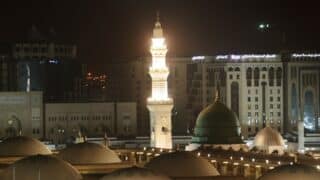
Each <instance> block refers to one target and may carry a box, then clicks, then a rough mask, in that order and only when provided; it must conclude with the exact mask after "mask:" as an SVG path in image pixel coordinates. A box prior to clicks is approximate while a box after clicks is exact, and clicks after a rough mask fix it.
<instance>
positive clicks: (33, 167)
mask: <svg viewBox="0 0 320 180" xmlns="http://www.w3.org/2000/svg"><path fill="white" fill-rule="evenodd" d="M0 179H1V180H12V179H23V180H35V179H45V180H80V179H82V177H81V175H80V173H79V172H78V171H77V170H76V169H75V168H74V167H72V166H71V165H70V164H69V163H67V162H65V161H63V160H61V159H59V158H57V157H54V156H51V155H34V156H29V157H26V158H23V159H21V160H18V161H16V162H15V163H13V164H12V165H10V166H9V167H8V168H6V169H4V170H3V171H2V172H1V173H0Z"/></svg>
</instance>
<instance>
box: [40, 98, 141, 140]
mask: <svg viewBox="0 0 320 180" xmlns="http://www.w3.org/2000/svg"><path fill="white" fill-rule="evenodd" d="M45 113H46V117H45V130H46V133H45V134H46V138H47V139H49V140H53V141H54V142H64V141H68V140H72V137H73V138H75V137H78V136H79V135H80V134H79V133H81V135H82V136H87V137H102V136H105V134H107V135H108V136H112V135H117V136H134V135H136V131H137V119H136V103H130V102H123V103H48V104H46V105H45Z"/></svg>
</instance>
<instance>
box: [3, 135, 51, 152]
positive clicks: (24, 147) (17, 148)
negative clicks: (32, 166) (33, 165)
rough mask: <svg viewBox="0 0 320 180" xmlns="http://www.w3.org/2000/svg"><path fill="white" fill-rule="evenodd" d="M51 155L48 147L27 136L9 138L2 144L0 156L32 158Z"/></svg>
mask: <svg viewBox="0 0 320 180" xmlns="http://www.w3.org/2000/svg"><path fill="white" fill-rule="evenodd" d="M36 154H43V155H47V154H51V151H50V150H49V149H48V148H47V146H46V145H44V144H43V143H41V142H40V141H39V140H37V139H34V138H31V137H27V136H15V137H9V138H7V139H5V140H3V141H2V142H1V143H0V156H30V155H36Z"/></svg>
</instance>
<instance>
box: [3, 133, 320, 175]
mask: <svg viewBox="0 0 320 180" xmlns="http://www.w3.org/2000/svg"><path fill="white" fill-rule="evenodd" d="M14 139H16V140H17V142H15V141H14ZM9 142H11V143H16V144H19V147H21V148H22V147H23V144H24V145H27V147H24V149H28V148H31V147H29V146H32V145H35V146H34V147H32V149H28V150H27V152H29V153H31V154H30V155H31V156H28V157H26V158H23V159H21V160H18V161H16V162H15V163H13V164H12V165H11V166H9V167H8V168H6V169H5V170H4V171H2V172H1V173H0V179H4V180H6V179H8V180H11V179H12V178H13V176H14V177H15V178H16V179H25V180H31V179H32V180H33V179H38V178H39V177H40V179H41V177H42V179H47V180H60V179H61V180H66V179H68V180H78V179H82V176H81V175H80V173H79V172H78V171H77V170H76V169H75V168H74V167H73V166H72V165H71V164H82V163H86V164H91V163H93V161H96V163H106V162H107V163H114V162H120V160H119V158H118V157H117V155H116V154H115V153H114V152H113V151H112V150H109V149H107V147H105V146H103V145H98V144H94V143H80V144H77V145H72V146H70V147H68V148H66V149H65V150H62V151H61V154H62V155H61V156H60V157H62V158H63V156H70V157H72V156H73V157H78V159H76V160H74V159H69V160H67V159H66V160H67V161H69V162H70V163H71V164H69V163H68V162H67V161H64V160H62V159H60V158H58V157H55V156H53V155H50V154H51V152H50V150H48V149H46V147H45V145H43V144H42V143H41V142H39V141H37V140H35V139H32V138H26V137H21V136H20V137H15V138H10V139H8V141H6V140H5V141H4V142H2V143H4V144H6V145H8V147H9V146H10V143H9ZM2 143H0V149H2V146H3V145H4V144H2ZM102 149H106V151H103V150H102ZM7 150H8V151H9V150H10V149H7ZM11 150H12V151H11V152H10V153H11V154H10V155H14V156H24V155H26V154H24V155H22V154H18V152H19V151H18V150H20V149H17V151H14V150H15V149H14V148H13V149H11ZM1 153H2V154H1V156H6V155H5V154H3V153H4V151H2V152H1ZM7 153H8V152H7ZM35 154H44V155H35ZM58 156H59V155H58ZM82 156H86V157H82ZM88 157H90V158H88ZM99 157H101V158H102V159H104V160H103V161H102V160H100V159H99ZM79 159H81V160H82V161H79ZM85 161H87V162H85ZM145 167H146V168H147V169H145V168H137V167H132V168H128V169H120V170H117V171H114V172H113V173H111V174H108V175H106V176H105V177H103V178H102V179H103V180H107V179H123V180H125V179H145V180H147V179H155V180H167V179H169V177H204V176H205V177H212V176H218V175H219V172H218V171H217V170H216V169H215V168H214V166H213V165H212V164H211V163H210V162H209V161H208V160H206V159H204V158H202V157H198V156H196V155H195V154H193V153H190V152H185V151H177V152H173V153H167V154H162V155H160V156H157V157H155V158H153V159H152V160H151V161H150V162H149V163H147V164H146V165H145ZM57 172H59V173H57ZM163 174H164V175H163ZM167 176H168V177H167ZM288 177H299V178H300V179H305V180H309V179H310V180H313V179H317V178H318V177H320V175H319V172H317V171H316V170H315V169H314V168H312V167H308V166H304V165H293V166H290V165H285V166H280V167H278V168H275V169H274V170H272V171H270V173H267V174H266V175H264V176H262V177H261V180H269V179H272V180H277V178H278V179H288ZM315 177H316V178H315ZM291 179H294V178H291Z"/></svg>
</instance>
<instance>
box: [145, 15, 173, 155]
mask: <svg viewBox="0 0 320 180" xmlns="http://www.w3.org/2000/svg"><path fill="white" fill-rule="evenodd" d="M167 51H168V49H167V45H166V43H165V38H164V37H163V31H162V28H161V24H160V21H159V14H157V21H156V23H155V27H154V29H153V37H152V44H151V48H150V53H151V55H152V64H151V67H149V74H150V76H151V79H152V95H151V97H149V98H148V100H147V107H148V109H149V111H150V133H151V134H150V146H151V147H156V148H164V149H171V148H172V135H171V131H172V130H171V129H172V128H171V110H172V107H173V101H172V99H171V98H169V97H168V82H167V79H168V75H169V69H168V67H167V66H166V54H167Z"/></svg>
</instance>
